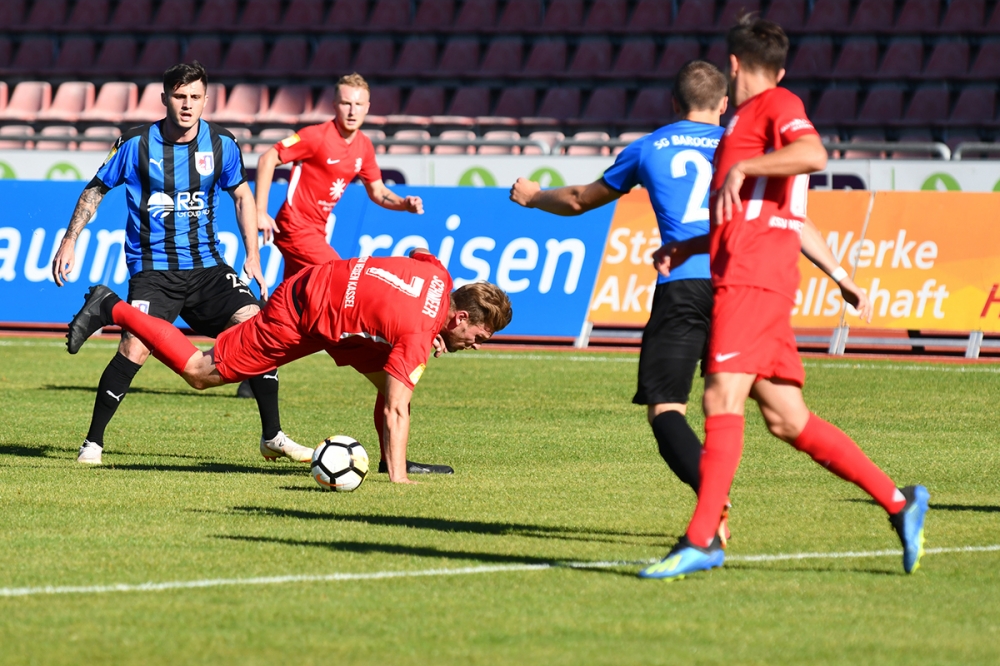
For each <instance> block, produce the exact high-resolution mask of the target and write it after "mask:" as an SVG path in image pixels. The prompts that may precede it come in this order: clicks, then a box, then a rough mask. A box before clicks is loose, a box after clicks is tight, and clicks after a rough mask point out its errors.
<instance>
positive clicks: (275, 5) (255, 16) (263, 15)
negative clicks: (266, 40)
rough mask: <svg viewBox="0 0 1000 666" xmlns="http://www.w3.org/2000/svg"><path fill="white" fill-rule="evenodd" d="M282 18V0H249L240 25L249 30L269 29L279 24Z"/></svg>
mask: <svg viewBox="0 0 1000 666" xmlns="http://www.w3.org/2000/svg"><path fill="white" fill-rule="evenodd" d="M280 18H281V2H280V0H247V3H246V6H245V7H244V8H243V13H242V14H240V22H239V26H240V28H244V29H247V30H267V29H268V28H273V27H274V26H276V25H278V21H279V19H280Z"/></svg>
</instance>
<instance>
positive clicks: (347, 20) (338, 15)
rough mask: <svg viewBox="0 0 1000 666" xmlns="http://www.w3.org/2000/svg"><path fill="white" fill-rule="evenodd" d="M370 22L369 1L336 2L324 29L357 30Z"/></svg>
mask: <svg viewBox="0 0 1000 666" xmlns="http://www.w3.org/2000/svg"><path fill="white" fill-rule="evenodd" d="M367 21H368V0H334V3H333V6H332V7H331V8H330V11H329V12H328V13H327V15H326V23H324V24H323V27H324V28H334V29H338V28H348V29H355V30H356V29H357V28H358V27H359V26H362V25H364V24H365V23H366V22H367Z"/></svg>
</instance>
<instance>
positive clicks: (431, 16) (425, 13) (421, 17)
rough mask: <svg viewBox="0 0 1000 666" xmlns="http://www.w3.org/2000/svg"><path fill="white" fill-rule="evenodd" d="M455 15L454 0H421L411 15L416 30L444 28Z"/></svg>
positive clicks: (446, 27) (447, 26)
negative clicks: (414, 12)
mask: <svg viewBox="0 0 1000 666" xmlns="http://www.w3.org/2000/svg"><path fill="white" fill-rule="evenodd" d="M454 16H455V0H421V2H420V5H419V6H418V7H417V13H416V15H415V16H414V17H413V28H414V29H415V30H417V31H418V32H421V31H437V30H446V29H448V28H450V27H451V22H452V19H453V18H454Z"/></svg>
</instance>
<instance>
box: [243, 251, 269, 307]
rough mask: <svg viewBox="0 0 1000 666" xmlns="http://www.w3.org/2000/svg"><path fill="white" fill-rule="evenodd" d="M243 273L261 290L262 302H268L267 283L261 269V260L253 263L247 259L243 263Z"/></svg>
mask: <svg viewBox="0 0 1000 666" xmlns="http://www.w3.org/2000/svg"><path fill="white" fill-rule="evenodd" d="M243 273H244V274H245V275H246V276H247V277H248V278H249V279H251V280H253V281H254V282H256V283H257V287H258V288H259V289H260V300H262V301H266V300H267V283H266V282H265V281H264V272H263V271H262V270H261V269H260V260H259V259H258V260H256V261H252V260H250V259H247V260H246V261H245V262H244V263H243Z"/></svg>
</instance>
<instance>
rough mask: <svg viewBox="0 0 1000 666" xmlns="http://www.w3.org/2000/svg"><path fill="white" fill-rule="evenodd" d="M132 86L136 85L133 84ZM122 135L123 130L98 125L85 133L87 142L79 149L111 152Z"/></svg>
mask: <svg viewBox="0 0 1000 666" xmlns="http://www.w3.org/2000/svg"><path fill="white" fill-rule="evenodd" d="M105 85H107V84H105ZM132 85H135V84H134V83H133V84H132ZM121 135H122V132H121V130H120V129H118V128H117V127H114V126H109V125H98V126H97V127H88V128H87V129H85V130H84V131H83V136H84V137H86V138H87V140H85V141H81V142H80V145H79V147H78V148H77V149H78V150H93V151H100V152H102V153H106V152H108V151H110V150H111V146H113V145H114V143H115V140H116V139H117V138H118V137H120V136H121Z"/></svg>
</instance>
